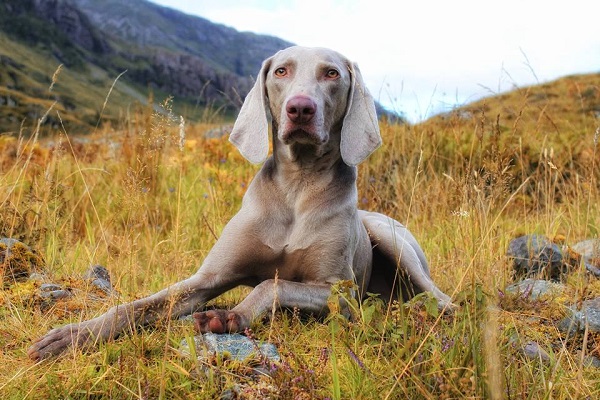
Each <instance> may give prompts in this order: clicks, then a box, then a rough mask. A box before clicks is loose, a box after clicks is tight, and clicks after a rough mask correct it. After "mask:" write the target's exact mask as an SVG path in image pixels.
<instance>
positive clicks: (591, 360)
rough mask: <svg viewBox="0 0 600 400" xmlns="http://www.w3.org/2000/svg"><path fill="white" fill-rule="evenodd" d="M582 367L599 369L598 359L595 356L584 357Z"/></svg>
mask: <svg viewBox="0 0 600 400" xmlns="http://www.w3.org/2000/svg"><path fill="white" fill-rule="evenodd" d="M583 365H584V366H585V367H594V368H600V358H598V357H595V356H585V357H584V358H583Z"/></svg>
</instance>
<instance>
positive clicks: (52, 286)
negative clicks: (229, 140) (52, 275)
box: [40, 283, 62, 292]
mask: <svg viewBox="0 0 600 400" xmlns="http://www.w3.org/2000/svg"><path fill="white" fill-rule="evenodd" d="M54 290H62V286H60V285H57V284H56V283H42V284H41V285H40V292H52V291H54Z"/></svg>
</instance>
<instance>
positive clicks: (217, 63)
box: [0, 0, 290, 132]
mask: <svg viewBox="0 0 600 400" xmlns="http://www.w3.org/2000/svg"><path fill="white" fill-rule="evenodd" d="M289 45H290V43H288V42H285V41H283V40H281V39H278V38H274V37H269V36H262V35H256V34H252V33H240V32H237V31H236V30H234V29H232V28H228V27H226V26H223V25H218V24H213V23H211V22H210V21H208V20H205V19H203V18H199V17H192V16H189V15H186V14H183V13H181V12H178V11H175V10H171V9H168V8H165V7H161V6H158V5H155V4H153V3H150V2H147V1H143V0H141V1H137V0H126V1H116V0H109V1H98V0H49V1H42V0H7V1H4V2H2V4H0V105H2V106H3V107H1V108H0V132H11V131H12V132H15V131H18V130H19V129H21V128H20V127H21V123H22V122H23V121H24V124H23V127H24V128H25V130H26V131H28V130H31V128H32V127H34V126H35V125H36V123H37V122H36V121H37V119H39V118H40V117H41V116H42V115H43V114H44V113H45V112H46V111H47V110H48V109H49V107H50V106H51V105H52V104H53V102H54V101H56V104H55V106H54V108H53V110H52V112H51V113H49V115H48V118H47V120H46V123H45V124H44V126H45V127H53V128H58V127H59V126H60V123H61V121H60V120H62V123H64V124H66V125H67V126H68V128H69V129H71V130H74V131H75V132H77V131H82V132H83V131H86V130H89V129H90V127H94V126H96V124H98V122H99V120H100V117H101V116H102V121H107V120H113V121H115V122H116V121H119V120H122V118H120V117H122V116H123V115H125V114H127V113H129V112H130V111H131V107H132V106H135V105H136V104H144V103H147V101H148V99H149V98H152V97H153V98H154V99H155V100H156V102H160V101H162V100H164V99H165V98H166V97H167V96H170V95H172V96H174V100H175V101H174V107H175V109H176V110H177V113H178V114H182V115H184V116H185V117H186V118H187V119H189V120H194V119H199V118H203V119H206V117H207V115H211V113H212V112H214V111H215V110H222V109H225V110H235V109H236V108H237V106H238V105H239V104H240V97H241V96H243V94H244V93H245V92H246V91H247V90H248V89H249V87H250V85H251V84H252V76H253V75H255V74H256V72H257V71H258V69H259V67H260V63H261V62H262V60H263V59H264V58H266V57H267V56H269V55H271V54H273V53H274V52H276V51H277V50H279V49H281V48H285V47H287V46H289ZM59 65H62V68H61V70H60V71H58V72H60V73H59V74H56V75H55V73H56V72H57V68H58V66H59ZM121 74H122V76H120V75H121ZM119 76H120V78H119V79H118V81H117V82H116V84H114V83H115V79H117V77H119ZM53 77H54V78H53ZM55 78H57V79H55ZM53 79H55V80H56V84H55V85H51V83H52V81H53ZM113 84H114V88H112V90H111V87H112V85H113ZM50 88H51V90H50ZM109 92H110V101H107V102H106V108H104V107H105V100H106V97H107V94H108V93H109ZM55 111H58V112H59V114H60V116H59V115H58V114H57V113H56V112H55ZM70 132H71V131H70Z"/></svg>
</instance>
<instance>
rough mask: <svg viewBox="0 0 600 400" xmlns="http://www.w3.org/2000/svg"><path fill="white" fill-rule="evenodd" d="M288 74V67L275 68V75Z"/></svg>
mask: <svg viewBox="0 0 600 400" xmlns="http://www.w3.org/2000/svg"><path fill="white" fill-rule="evenodd" d="M286 75H287V69H285V68H283V67H280V68H277V69H276V70H275V76H279V77H281V76H286Z"/></svg>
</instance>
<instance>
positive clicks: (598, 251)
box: [571, 239, 600, 267]
mask: <svg viewBox="0 0 600 400" xmlns="http://www.w3.org/2000/svg"><path fill="white" fill-rule="evenodd" d="M571 248H572V249H573V251H575V252H577V253H579V254H581V255H582V256H583V258H584V259H587V260H591V259H594V258H596V259H598V262H600V239H588V240H583V241H581V242H578V243H575V244H574V245H573V246H571ZM596 266H597V267H600V265H596Z"/></svg>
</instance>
